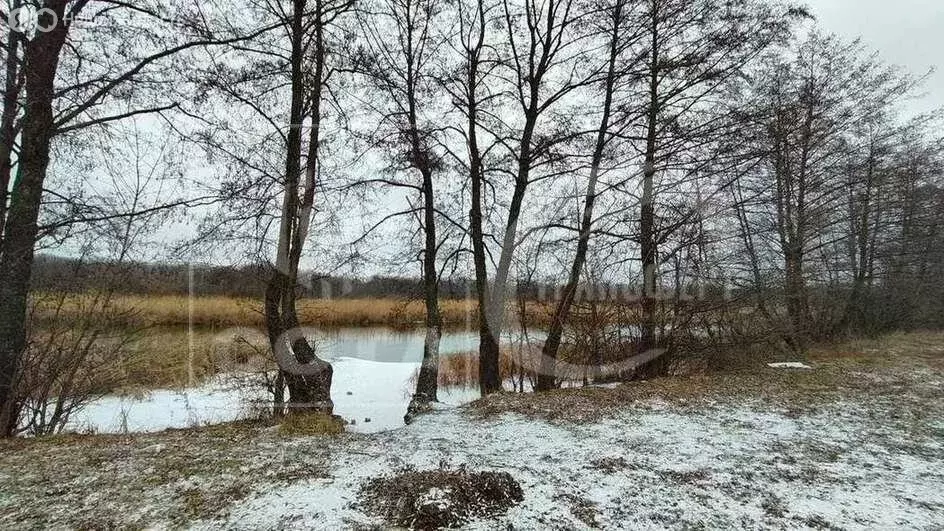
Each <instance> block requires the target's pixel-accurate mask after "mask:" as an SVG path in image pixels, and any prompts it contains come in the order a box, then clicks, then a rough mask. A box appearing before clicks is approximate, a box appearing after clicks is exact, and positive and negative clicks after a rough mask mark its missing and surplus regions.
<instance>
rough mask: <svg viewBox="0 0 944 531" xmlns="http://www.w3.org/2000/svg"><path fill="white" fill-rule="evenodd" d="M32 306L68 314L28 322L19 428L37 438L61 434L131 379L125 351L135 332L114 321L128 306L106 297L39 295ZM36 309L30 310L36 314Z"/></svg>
mask: <svg viewBox="0 0 944 531" xmlns="http://www.w3.org/2000/svg"><path fill="white" fill-rule="evenodd" d="M32 308H33V310H36V309H37V308H41V309H42V311H43V312H44V313H45V314H46V315H47V316H49V315H52V316H56V315H58V314H59V313H61V312H68V314H69V318H68V319H55V318H54V319H49V320H46V321H45V324H44V325H42V326H29V327H28V330H29V336H28V343H27V348H26V352H25V355H24V358H23V363H22V365H21V366H20V370H19V372H18V374H17V383H16V389H17V393H16V396H17V399H16V402H15V408H16V410H15V414H14V418H16V419H18V420H17V427H16V431H17V432H19V433H27V434H30V435H34V436H40V435H50V434H55V433H60V432H61V431H62V430H63V429H64V428H65V426H66V424H67V423H68V422H69V419H70V418H71V417H72V416H73V415H74V414H75V413H76V412H77V411H79V410H81V409H82V408H83V407H85V406H86V405H88V404H89V403H90V402H92V401H93V400H95V399H97V398H100V397H102V396H104V395H106V394H108V393H109V392H111V391H113V390H115V389H117V388H118V387H121V385H122V384H123V383H124V381H125V379H126V370H125V361H126V349H127V347H128V346H129V344H130V343H131V342H133V341H134V339H135V337H136V331H135V330H133V329H128V328H119V327H116V326H115V325H114V323H118V322H124V321H126V320H127V318H128V316H127V315H126V314H127V313H128V312H129V311H133V310H129V309H116V308H115V307H114V306H113V305H112V304H111V300H110V298H109V297H108V296H107V295H104V294H98V293H90V294H87V295H84V296H82V297H75V296H70V297H68V298H67V296H66V295H65V294H61V293H60V294H51V295H45V296H40V297H35V298H34V299H33V301H32ZM33 313H34V312H31V315H32V314H33Z"/></svg>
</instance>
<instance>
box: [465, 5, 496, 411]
mask: <svg viewBox="0 0 944 531" xmlns="http://www.w3.org/2000/svg"><path fill="white" fill-rule="evenodd" d="M478 14H479V35H478V42H477V44H476V46H475V47H474V48H473V49H471V50H469V51H468V53H469V68H468V71H467V78H466V96H467V98H468V129H469V130H468V139H469V174H470V177H471V181H472V205H471V210H470V212H469V224H470V225H471V227H470V228H471V231H472V260H473V262H474V264H475V295H476V299H477V301H478V327H479V391H480V393H481V395H482V396H485V395H488V394H491V393H494V392H497V391H499V390H501V376H500V375H499V356H500V354H501V353H500V351H499V343H498V338H497V337H496V335H495V331H494V329H493V328H492V326H491V324H490V315H489V308H490V307H491V301H490V297H491V295H492V294H491V293H490V290H489V287H488V269H487V267H486V253H485V231H484V229H483V219H482V186H483V184H484V181H485V176H484V172H485V167H484V164H483V161H482V155H481V152H480V151H479V145H478V131H477V128H478V98H477V94H478V91H477V89H478V68H479V60H480V55H479V54H480V53H481V49H482V46H483V45H484V42H485V24H486V21H485V10H484V6H483V5H482V3H481V2H479V4H478Z"/></svg>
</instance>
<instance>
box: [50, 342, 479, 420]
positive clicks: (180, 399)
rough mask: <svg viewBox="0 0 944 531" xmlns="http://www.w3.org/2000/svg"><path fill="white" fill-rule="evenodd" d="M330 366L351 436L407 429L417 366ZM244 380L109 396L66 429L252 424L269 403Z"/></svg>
mask: <svg viewBox="0 0 944 531" xmlns="http://www.w3.org/2000/svg"><path fill="white" fill-rule="evenodd" d="M332 365H333V366H334V381H333V385H332V389H331V395H332V396H331V398H332V400H333V401H334V406H335V413H336V414H338V415H340V416H341V417H343V418H344V419H345V420H347V421H349V422H351V425H350V427H349V429H350V431H355V432H360V433H374V432H378V431H383V430H388V429H392V428H397V427H400V426H403V415H404V414H405V413H406V408H407V405H408V403H409V399H410V393H411V392H412V387H413V383H412V382H411V380H410V379H411V377H412V376H413V374H414V373H415V372H416V370H417V368H418V367H419V364H418V363H384V362H378V361H369V360H364V359H356V358H339V359H335V360H332ZM243 378H245V377H239V376H235V377H220V378H217V379H216V380H214V381H212V382H209V383H207V384H204V385H201V386H199V387H195V388H190V389H182V390H172V389H159V390H155V391H150V392H148V393H147V394H146V395H144V396H143V397H117V396H107V397H104V398H101V399H99V400H95V401H93V402H91V403H90V404H89V405H88V406H87V407H86V408H85V409H83V410H81V411H79V412H77V413H76V414H75V415H74V416H73V417H72V418H71V419H70V421H69V423H68V425H67V429H68V430H69V431H76V432H80V433H133V432H154V431H161V430H165V429H168V428H191V427H199V426H205V425H209V424H218V423H221V422H229V421H233V420H238V419H243V418H251V417H252V416H253V415H254V413H253V410H254V408H258V407H265V405H266V404H267V400H268V397H267V395H266V393H265V392H264V390H261V389H259V388H258V387H253V386H251V385H239V381H240V380H241V379H243ZM234 379H235V380H236V381H234ZM477 395H478V391H477V390H472V389H447V390H444V391H443V392H442V393H441V394H440V401H442V402H443V403H444V404H450V405H458V404H464V403H467V402H470V401H472V400H473V399H474V398H476V397H477Z"/></svg>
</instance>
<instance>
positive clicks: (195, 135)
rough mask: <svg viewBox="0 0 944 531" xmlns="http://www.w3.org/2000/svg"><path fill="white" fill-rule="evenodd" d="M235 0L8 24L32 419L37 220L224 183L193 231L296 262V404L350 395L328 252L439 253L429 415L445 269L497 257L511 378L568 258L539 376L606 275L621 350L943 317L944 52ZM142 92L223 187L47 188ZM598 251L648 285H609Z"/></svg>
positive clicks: (425, 381)
mask: <svg viewBox="0 0 944 531" xmlns="http://www.w3.org/2000/svg"><path fill="white" fill-rule="evenodd" d="M237 4H238V9H233V8H232V7H233V6H232V5H231V2H229V3H226V5H222V4H221V5H220V6H217V5H215V4H214V3H213V2H184V3H183V5H175V6H173V8H171V7H168V6H165V5H162V4H161V3H159V2H153V5H152V4H151V3H149V2H136V3H134V4H129V3H126V2H115V1H110V0H54V1H47V2H45V6H46V7H48V8H49V9H51V10H52V12H54V13H55V14H56V15H58V18H59V20H60V21H62V22H61V23H59V24H56V25H54V30H53V31H49V32H45V31H44V32H34V33H33V34H28V33H23V32H17V31H8V32H7V35H6V41H5V43H4V48H3V49H4V52H5V55H4V58H5V66H6V70H5V77H4V87H5V88H4V100H3V101H4V107H3V116H2V124H0V129H2V130H0V141H2V144H0V163H2V166H0V169H2V172H0V178H2V187H0V189H2V193H3V196H2V201H0V227H2V231H3V237H2V240H0V242H2V247H0V405H2V406H3V408H4V409H3V411H4V412H5V417H3V418H4V419H5V422H4V424H5V425H8V426H10V425H11V422H15V420H11V419H14V418H15V414H14V411H13V410H14V409H16V408H15V407H14V405H13V404H14V403H15V402H16V398H15V391H14V389H15V387H16V384H15V381H16V377H17V374H18V372H19V367H20V365H21V360H22V358H23V353H24V352H25V349H26V347H27V335H26V314H27V307H28V303H27V301H28V296H29V292H30V268H31V263H32V257H33V254H34V250H35V248H36V247H37V245H41V244H42V242H44V241H49V238H55V237H56V235H57V234H62V233H63V231H66V232H68V231H71V230H74V229H73V228H74V227H77V226H84V225H89V224H94V223H102V222H108V221H109V220H115V219H127V218H132V217H135V216H139V215H141V214H149V213H153V212H159V211H163V210H166V209H169V208H174V207H179V206H188V205H193V204H198V203H201V202H208V201H214V202H219V203H220V204H221V205H222V208H220V209H218V210H217V211H216V212H215V213H214V214H213V215H211V216H208V217H207V218H206V220H205V222H204V223H203V224H202V225H201V227H200V230H199V234H198V235H197V237H196V239H195V241H194V242H191V244H192V245H198V244H205V243H213V244H214V245H216V246H218V247H219V246H230V247H229V248H238V249H241V250H243V251H246V250H248V253H249V254H250V255H251V256H252V257H253V258H254V259H255V260H256V261H265V262H266V263H268V264H270V274H269V280H268V284H267V289H266V292H265V301H264V308H265V314H266V323H267V328H268V335H269V340H270V346H271V348H272V350H273V352H275V353H276V354H277V356H276V357H277V359H278V360H279V362H280V365H281V367H282V369H283V371H281V373H282V374H281V378H283V379H284V386H285V387H287V389H288V391H289V397H288V400H287V401H288V403H289V405H292V406H294V407H298V408H305V409H316V410H319V411H324V412H328V413H330V412H331V411H332V403H331V397H330V386H331V378H332V370H331V366H330V364H329V363H327V362H325V361H323V360H321V359H320V358H319V357H318V355H317V353H316V351H315V348H314V347H313V346H312V345H311V344H310V342H309V341H308V339H306V337H305V335H304V333H302V332H299V330H300V328H299V327H300V325H301V324H303V323H299V320H298V317H297V315H296V310H295V305H296V298H297V296H298V284H299V268H300V263H302V262H303V260H305V259H306V257H307V256H309V255H311V254H318V255H320V256H321V257H322V259H324V260H327V258H325V257H328V256H330V257H331V258H332V259H338V260H340V261H343V262H346V263H355V262H358V261H360V260H361V259H362V258H363V255H364V249H365V248H370V247H373V246H377V247H386V248H388V249H389V248H395V249H397V250H398V251H402V252H403V253H402V256H403V257H405V261H406V262H407V263H414V264H419V267H418V268H417V269H416V272H417V273H418V274H419V275H420V276H421V278H422V280H423V283H422V285H423V300H424V302H425V305H426V314H427V317H426V322H425V327H426V331H427V333H426V341H425V347H424V352H423V364H422V369H421V372H420V376H419V378H418V380H417V389H416V393H415V395H414V400H413V403H412V404H411V406H410V413H409V414H408V416H410V415H412V414H414V413H415V412H417V411H421V410H423V409H424V408H425V407H426V406H428V404H429V403H430V402H433V401H435V400H436V398H437V373H438V367H439V339H440V337H441V335H442V333H443V324H442V319H441V317H440V315H439V302H438V301H439V297H440V283H441V281H442V280H443V279H444V278H446V277H453V278H455V277H472V278H474V285H475V293H474V296H475V298H476V299H477V301H478V316H477V317H478V318H477V320H476V321H477V326H478V331H479V338H480V343H479V385H480V389H481V392H482V394H483V395H485V394H489V393H493V392H496V391H498V390H500V389H501V388H502V384H503V380H504V378H505V377H506V376H507V375H503V374H500V372H501V371H500V367H501V364H500V363H499V359H500V355H501V338H502V335H503V332H504V331H506V330H507V329H508V327H509V316H508V315H506V314H507V313H508V310H507V308H508V307H509V306H510V303H511V301H512V300H513V296H514V292H515V289H516V283H517V281H518V280H520V279H523V278H525V277H526V278H527V280H528V281H529V282H534V281H540V282H542V283H545V284H550V285H556V286H560V288H559V289H557V290H556V292H555V293H556V297H555V298H554V300H553V301H552V302H553V303H552V304H551V305H550V306H551V312H552V317H551V319H550V326H549V327H548V330H546V338H545V339H544V342H543V347H542V349H541V355H540V357H539V360H540V362H539V366H538V367H535V372H536V381H535V388H536V389H537V390H549V389H552V388H554V387H556V386H557V385H559V383H560V378H559V374H560V372H561V371H560V370H559V368H558V365H559V359H560V358H561V356H562V349H564V347H565V346H566V343H567V341H566V336H567V332H568V330H569V329H570V328H572V327H571V326H570V325H571V320H572V316H573V312H574V308H575V305H580V304H583V303H584V302H586V301H592V304H591V306H592V308H593V312H594V314H597V313H606V314H608V315H619V316H620V317H619V318H614V319H610V320H609V322H607V323H606V325H605V326H609V327H613V328H610V329H608V330H607V333H606V334H604V335H605V336H611V335H613V334H616V335H618V336H620V337H624V336H625V337H629V338H630V340H628V341H625V342H623V341H621V343H620V350H621V352H622V355H623V359H622V360H621V363H622V365H620V366H621V367H622V371H623V373H622V374H623V375H625V373H627V372H631V370H632V369H633V368H634V367H636V366H637V365H639V364H640V363H647V364H656V365H658V364H659V363H660V362H661V360H662V359H663V358H664V357H663V356H662V354H663V353H664V352H666V351H667V350H671V349H672V348H673V347H677V345H678V344H679V342H678V339H679V338H680V337H683V336H685V337H688V338H691V337H705V336H711V337H716V335H717V334H716V332H717V331H719V330H725V331H726V333H727V336H725V337H729V338H733V337H739V338H743V337H744V332H745V330H746V329H752V330H754V331H755V332H759V333H758V334H757V335H765V336H766V337H773V338H775V340H776V341H777V342H779V343H780V344H782V345H784V346H786V347H788V348H791V349H794V350H796V351H797V352H801V353H802V352H803V351H804V349H805V348H806V345H807V344H808V343H809V342H810V341H815V340H820V339H824V338H829V337H834V336H836V335H839V334H848V333H867V332H873V331H878V330H884V329H891V328H896V327H902V326H937V325H940V324H942V323H939V322H937V321H939V320H940V319H939V318H938V317H935V316H939V315H940V310H941V308H939V304H938V303H937V302H935V301H938V300H941V299H942V298H944V297H937V295H940V294H942V291H941V289H940V288H939V287H937V286H936V285H935V279H936V278H938V277H939V276H940V273H941V266H940V264H941V263H942V261H941V257H942V254H944V235H942V234H941V232H940V229H939V227H940V223H939V221H941V219H940V218H941V216H944V209H942V205H944V188H942V183H941V182H940V176H941V168H940V164H941V162H942V154H944V149H942V147H944V146H942V143H941V140H940V138H939V137H936V136H935V134H936V131H935V130H934V127H935V125H937V124H938V122H937V121H936V117H934V116H919V117H914V118H907V119H905V118H903V116H904V115H903V111H904V110H906V109H905V105H906V104H907V102H908V100H909V99H910V98H912V97H913V96H915V94H916V90H917V89H918V88H919V87H920V82H921V79H920V78H914V77H911V76H909V75H908V74H906V73H904V72H900V71H898V70H897V69H895V68H892V67H889V66H887V65H884V64H883V63H881V61H880V60H879V59H878V58H877V56H875V55H870V54H869V53H868V52H866V51H865V50H864V48H863V47H862V46H861V45H860V44H859V43H846V42H842V41H840V40H839V39H837V38H835V37H831V36H826V35H822V34H820V33H818V32H817V31H816V30H815V28H813V26H814V22H813V21H812V20H811V18H812V17H811V15H810V14H809V13H808V12H807V11H806V10H805V9H802V8H800V7H796V6H794V5H791V4H786V3H777V2H768V1H763V0H733V1H732V0H599V1H591V2H578V1H576V0H458V1H456V2H449V3H441V2H435V1H431V0H240V1H238V2H237ZM11 7H21V6H20V3H19V2H18V1H15V2H14V3H13V4H12V6H11ZM44 13H49V11H44ZM44 16H48V15H44ZM90 21H91V22H90ZM141 117H160V118H161V119H162V120H157V119H156V118H155V120H154V122H155V123H157V122H160V123H167V124H170V126H171V128H172V129H173V130H174V132H175V133H176V134H180V135H185V136H186V138H187V141H188V142H189V143H190V144H191V145H194V146H199V148H200V149H201V150H202V152H203V153H205V154H206V156H207V161H208V163H207V165H208V166H210V167H212V168H213V169H215V170H216V173H217V175H214V176H213V177H214V178H212V179H211V178H210V177H208V176H206V175H205V174H206V173H208V172H202V173H203V174H204V177H203V178H202V181H201V185H202V186H203V187H204V189H206V190H207V193H206V197H203V198H194V197H174V198H170V199H169V198H168V197H167V194H164V196H162V197H160V198H157V199H155V200H154V201H150V202H145V203H135V204H133V205H132V206H131V207H127V206H126V205H120V206H119V205H110V206H109V207H108V208H105V207H103V206H101V205H97V206H96V205H91V204H89V203H88V202H87V201H85V198H82V197H78V196H74V195H72V196H70V195H69V194H63V193H61V191H59V190H54V189H50V188H49V187H48V186H47V183H48V182H49V175H50V173H51V172H54V171H56V170H55V169H56V168H59V169H62V170H63V171H66V169H67V168H69V167H70V166H78V165H80V164H81V162H78V161H76V160H74V158H73V157H75V154H76V153H80V152H84V151H83V150H86V151H87V150H88V145H89V143H93V142H94V141H93V140H92V139H100V138H104V137H108V135H111V134H114V132H115V130H116V127H115V126H116V124H120V123H123V122H127V121H128V120H134V119H140V118H141ZM114 141H115V142H121V141H122V140H121V139H119V138H115V139H114ZM94 170H95V168H94V167H93V168H90V169H89V171H90V172H92V171H94ZM13 176H15V178H13ZM217 177H218V178H217ZM378 198H382V200H383V201H377V199H378ZM364 205H371V207H370V208H367V207H365V206H364ZM355 213H356V214H355ZM47 218H48V221H47ZM354 218H357V219H354ZM362 219H369V220H370V221H366V222H361V220H362ZM398 222H399V224H397V223H398ZM361 223H362V224H361ZM352 227H353V229H352ZM391 227H395V228H393V229H391ZM352 230H354V231H355V232H356V234H353V235H350V234H349V233H350V232H351V231H352ZM391 233H393V234H396V235H397V236H398V237H397V238H396V244H390V243H389V238H384V236H388V235H390V234H391ZM339 234H341V235H342V236H352V237H350V238H347V239H345V238H344V237H340V238H339V237H338V235H339ZM378 234H382V235H383V236H378ZM332 238H334V240H331V239H332ZM378 238H380V239H381V240H386V241H383V242H382V244H378ZM329 240H330V241H340V240H344V241H345V242H346V243H345V244H343V245H340V244H334V245H328V244H327V243H326V242H328V241H329ZM306 246H307V250H306ZM522 272H524V273H522ZM588 279H590V280H592V281H593V283H595V285H596V284H599V285H610V286H615V285H619V286H624V287H629V289H628V290H627V289H621V290H612V289H611V290H609V291H608V292H607V296H602V297H601V296H598V295H592V296H590V295H589V291H590V290H588V289H586V287H587V285H588ZM627 291H629V292H632V295H633V296H631V297H624V296H618V297H614V296H611V295H612V294H613V293H616V292H619V293H621V294H623V295H625V294H626V292H627ZM693 294H695V295H696V296H694V297H693ZM600 299H608V300H606V301H604V302H605V304H604V305H603V306H599V307H598V306H597V304H598V303H599V302H600ZM617 305H620V306H621V307H622V308H623V309H624V310H625V311H614V310H613V308H614V307H616V306H617ZM614 320H615V322H612V321H614ZM746 323H750V326H746ZM758 323H763V325H764V326H758ZM594 348H601V347H594ZM585 358H587V359H596V358H595V357H593V356H589V357H588V356H585ZM571 361H573V359H571ZM597 361H598V362H599V361H600V360H599V359H597ZM594 374H596V375H598V376H599V372H596V371H595V372H594ZM282 387H283V386H282V385H281V384H279V385H277V388H279V389H281V388H282ZM283 402H285V400H284V398H283V397H281V396H279V397H277V407H276V409H277V412H279V413H281V411H283V409H284V408H283Z"/></svg>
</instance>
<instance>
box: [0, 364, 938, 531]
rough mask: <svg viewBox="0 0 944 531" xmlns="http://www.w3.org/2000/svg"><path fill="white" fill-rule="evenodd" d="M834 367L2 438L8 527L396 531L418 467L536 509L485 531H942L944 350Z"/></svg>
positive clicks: (501, 518) (516, 508)
mask: <svg viewBox="0 0 944 531" xmlns="http://www.w3.org/2000/svg"><path fill="white" fill-rule="evenodd" d="M815 364H816V367H817V370H815V371H783V370H775V369H772V368H769V367H766V365H763V366H762V367H761V368H759V369H758V370H756V371H754V372H745V373H738V374H733V375H718V376H705V377H692V378H690V379H660V380H653V381H650V382H639V383H633V384H627V385H623V386H619V387H616V388H596V389H581V390H566V391H560V392H557V393H551V394H549V395H540V396H527V395H525V396H516V395H500V396H497V397H494V398H490V399H488V400H485V401H482V402H477V403H475V404H473V405H472V406H463V407H454V408H437V410H436V411H434V412H433V413H431V414H429V415H426V416H422V417H420V418H418V419H417V420H416V422H415V423H414V424H411V425H409V426H406V427H402V428H399V429H395V430H390V431H384V432H381V433H375V434H369V435H366V434H356V433H344V434H340V435H333V436H328V435H325V436H309V437H306V436H287V435H282V434H280V433H279V431H278V430H277V428H276V427H274V426H267V425H262V424H252V423H246V424H231V425H224V426H217V427H209V428H200V429H193V430H182V431H170V432H166V433H155V434H137V435H132V436H92V437H87V436H86V437H82V436H68V437H53V438H48V439H37V440H18V441H9V442H3V443H0V484H2V485H3V489H2V490H0V528H24V527H43V528H45V527H55V528H61V527H85V528H96V529H97V528H107V527H119V526H127V527H158V528H160V527H174V528H177V527H187V528H196V529H276V528H279V529H312V528H314V529H350V528H365V527H367V528H370V527H387V526H389V525H391V522H387V521H384V520H383V518H382V517H381V516H378V515H377V514H375V513H370V512H367V511H366V510H365V508H364V500H363V499H362V495H363V488H364V486H365V485H367V484H369V483H370V482H371V481H372V480H375V479H376V478H382V477H396V475H397V474H399V473H402V471H405V470H412V471H417V472H418V473H423V472H424V471H454V470H469V471H474V472H476V473H478V472H505V473H508V474H510V476H511V477H512V478H514V480H516V481H517V482H518V483H519V484H520V486H521V488H522V491H523V500H522V501H521V502H520V503H517V504H515V505H513V506H512V507H510V508H508V509H507V510H504V511H503V512H501V514H492V515H489V516H475V517H472V518H471V519H470V520H469V521H467V522H465V523H464V524H463V527H465V528H471V529H508V528H512V527H513V528H514V529H586V528H608V529H615V528H633V529H666V528H669V529H702V528H704V529H725V528H775V529H781V528H786V529H839V528H842V529H902V528H909V529H939V528H941V526H942V525H944V516H942V515H944V489H942V488H941V485H944V423H942V421H941V418H944V404H942V400H941V397H942V396H944V393H942V391H944V379H942V374H944V363H942V357H941V352H940V351H938V350H933V349H930V350H929V349H928V348H923V347H922V348H921V349H920V350H919V351H915V350H914V349H912V353H911V354H905V353H898V354H896V357H895V359H888V358H887V357H875V356H872V355H868V356H859V355H857V356H848V357H832V358H829V357H825V356H823V357H819V358H816V359H815ZM541 404H543V406H541V407H539V405H541ZM444 488H445V486H444Z"/></svg>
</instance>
